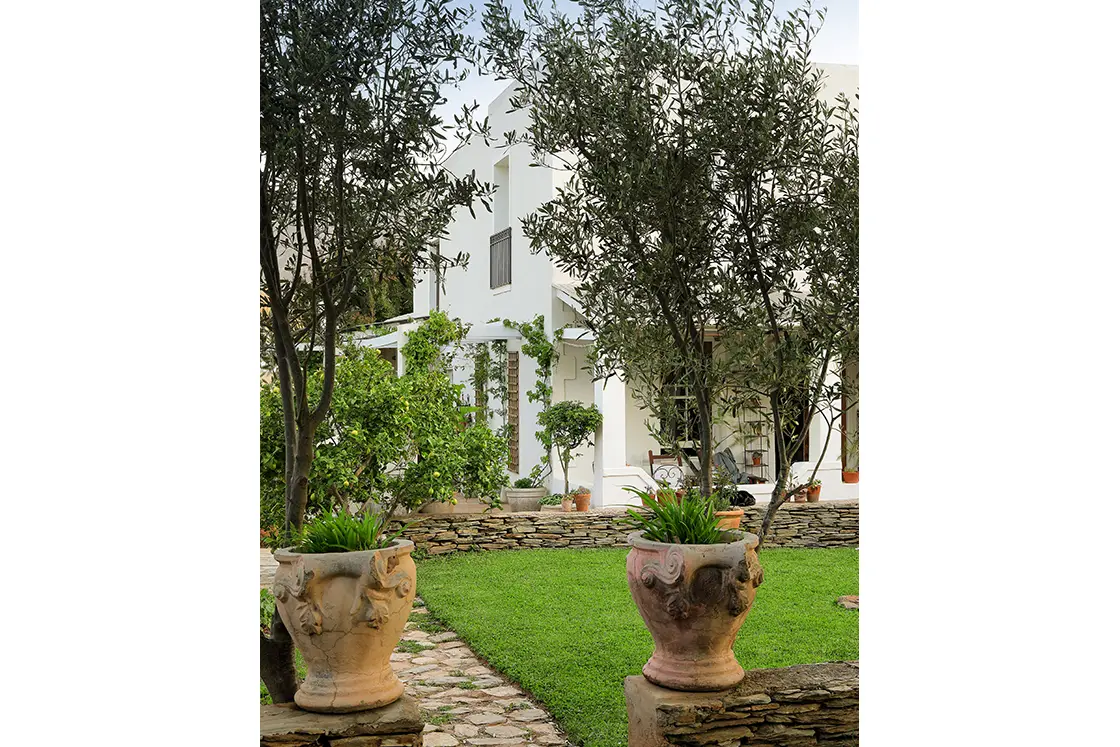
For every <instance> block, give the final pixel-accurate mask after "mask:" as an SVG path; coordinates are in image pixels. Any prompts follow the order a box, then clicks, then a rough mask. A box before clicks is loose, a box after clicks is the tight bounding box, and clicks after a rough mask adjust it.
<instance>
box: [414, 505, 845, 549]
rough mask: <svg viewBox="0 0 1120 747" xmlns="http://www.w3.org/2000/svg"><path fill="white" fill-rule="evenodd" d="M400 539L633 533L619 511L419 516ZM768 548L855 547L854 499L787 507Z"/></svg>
mask: <svg viewBox="0 0 1120 747" xmlns="http://www.w3.org/2000/svg"><path fill="white" fill-rule="evenodd" d="M764 512H765V506H761V507H760V506H752V507H748V508H746V509H744V514H743V522H742V526H743V528H744V529H746V530H747V531H754V532H757V531H758V528H759V526H761V524H762V517H763V513H764ZM409 522H411V523H412V525H411V526H410V527H408V528H407V529H405V531H404V535H403V536H404V537H406V538H408V539H410V540H412V541H413V542H415V543H416V545H417V547H418V548H421V549H422V550H423V551H426V552H427V553H428V554H430V555H441V554H444V553H450V552H460V551H471V550H515V549H527V548H539V547H626V535H627V534H628V533H630V532H631V531H633V530H632V529H631V528H630V526H629V524H628V523H627V518H626V514H625V513H624V512H623V511H622V510H621V509H617V508H615V509H599V510H594V511H587V512H571V513H562V512H558V511H532V512H526V513H493V514H432V515H426V514H420V515H416V516H412V517H409ZM767 545H768V546H769V547H857V546H859V501H826V502H822V503H787V504H785V505H784V506H782V508H781V509H779V510H778V513H777V515H776V516H775V517H774V523H773V525H772V526H771V530H770V538H769V539H768V540H767Z"/></svg>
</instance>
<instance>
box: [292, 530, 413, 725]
mask: <svg viewBox="0 0 1120 747" xmlns="http://www.w3.org/2000/svg"><path fill="white" fill-rule="evenodd" d="M413 547H414V545H413V544H412V542H410V541H409V540H400V539H399V540H397V541H396V542H394V543H393V544H392V545H390V546H389V547H387V548H384V549H382V550H364V551H360V552H338V553H315V554H311V553H307V554H304V553H297V552H293V550H292V548H285V549H283V550H278V551H277V552H276V555H275V557H276V560H277V562H279V564H280V566H279V567H278V568H277V569H276V580H275V581H274V582H273V586H272V593H273V595H274V596H275V597H276V610H277V612H279V613H280V617H281V618H282V619H283V620H284V625H285V626H286V627H287V628H288V630H289V631H290V632H291V634H292V638H293V639H294V640H295V644H296V646H297V647H298V648H299V651H300V653H301V654H303V660H304V662H306V664H307V679H305V680H304V682H303V684H302V685H300V688H299V690H298V691H296V705H297V706H299V707H300V708H303V709H304V710H307V711H315V712H318V713H347V712H350V711H364V710H367V709H370V708H378V707H380V706H383V705H388V704H389V703H392V702H393V701H395V700H396V699H397V698H399V697H400V696H401V693H403V692H404V684H403V683H402V682H401V681H400V680H399V679H398V678H397V675H396V674H395V673H394V672H393V669H392V667H390V666H389V656H390V655H391V654H392V653H393V649H394V648H396V646H397V644H398V643H399V642H400V639H401V633H403V632H404V626H405V623H407V622H408V616H409V613H410V612H411V611H412V600H413V598H415V596H416V564H415V563H414V562H413V561H412V557H411V556H410V555H409V553H410V552H411V551H412V549H413Z"/></svg>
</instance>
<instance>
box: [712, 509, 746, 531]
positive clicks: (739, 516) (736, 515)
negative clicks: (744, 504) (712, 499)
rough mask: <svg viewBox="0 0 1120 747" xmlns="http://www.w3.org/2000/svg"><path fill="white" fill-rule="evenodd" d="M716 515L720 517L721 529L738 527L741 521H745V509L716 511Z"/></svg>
mask: <svg viewBox="0 0 1120 747" xmlns="http://www.w3.org/2000/svg"><path fill="white" fill-rule="evenodd" d="M716 516H718V517H719V528H720V529H738V528H739V523H740V522H742V521H743V509H741V508H731V509H728V510H727V511H716Z"/></svg>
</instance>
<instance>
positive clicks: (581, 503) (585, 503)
mask: <svg viewBox="0 0 1120 747" xmlns="http://www.w3.org/2000/svg"><path fill="white" fill-rule="evenodd" d="M573 497H574V498H575V500H576V511H590V510H591V493H576V494H575V495H574V496H573Z"/></svg>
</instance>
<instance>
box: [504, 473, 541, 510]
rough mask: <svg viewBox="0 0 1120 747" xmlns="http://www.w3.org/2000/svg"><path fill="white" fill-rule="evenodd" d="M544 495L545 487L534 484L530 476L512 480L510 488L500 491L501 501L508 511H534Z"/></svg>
mask: <svg viewBox="0 0 1120 747" xmlns="http://www.w3.org/2000/svg"><path fill="white" fill-rule="evenodd" d="M546 495H548V490H547V489H546V488H543V487H541V486H540V485H535V484H534V483H533V479H532V478H531V477H522V478H519V479H517V480H515V481H514V483H513V487H512V488H506V489H505V490H503V491H502V503H504V504H505V506H506V509H507V510H509V511H536V510H537V509H538V508H539V507H540V505H541V500H542V499H543V498H544V497H545V496H546Z"/></svg>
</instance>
